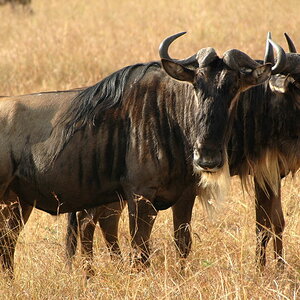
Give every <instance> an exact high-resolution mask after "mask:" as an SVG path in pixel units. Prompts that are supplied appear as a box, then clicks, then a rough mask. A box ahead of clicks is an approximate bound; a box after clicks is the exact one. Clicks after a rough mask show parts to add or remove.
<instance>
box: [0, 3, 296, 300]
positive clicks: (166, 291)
mask: <svg viewBox="0 0 300 300" xmlns="http://www.w3.org/2000/svg"><path fill="white" fill-rule="evenodd" d="M32 9H33V10H34V14H32V15H31V14H27V13H26V12H23V11H22V9H17V10H16V11H13V10H12V9H11V8H10V7H9V6H8V5H7V6H1V7H0V41H1V46H0V94H1V95H17V94H24V93H30V92H38V91H48V90H65V89H70V88H76V87H81V86H88V85H91V84H93V83H95V82H97V81H99V80H100V79H101V78H103V77H104V76H106V75H108V74H109V73H111V72H113V71H115V70H117V69H119V68H121V67H123V66H126V65H129V64H133V63H137V62H147V61H152V60H157V59H158V46H159V44H160V42H161V41H162V40H163V39H164V38H165V37H166V36H168V35H171V34H173V33H177V32H180V31H188V34H187V35H186V36H185V37H182V38H180V39H179V40H178V41H177V42H176V43H174V45H172V48H171V50H170V52H171V54H172V56H174V57H177V58H184V57H187V56H189V55H191V54H194V53H195V52H196V51H197V50H199V49H200V48H204V47H208V46H212V47H214V48H215V49H216V51H217V53H218V54H219V55H220V56H221V55H222V54H223V53H224V52H225V51H226V50H228V49H231V48H238V49H240V50H242V51H244V52H246V53H248V54H249V55H250V56H252V57H253V58H257V59H262V58H263V56H264V46H265V37H266V33H267V31H272V34H273V39H274V40H275V41H277V42H278V43H279V44H281V45H282V46H283V47H285V48H286V44H285V41H284V38H283V32H288V33H289V34H290V36H291V37H292V38H293V40H294V41H295V44H296V46H297V45H298V48H299V49H300V37H299V35H298V29H299V28H300V18H299V12H300V2H299V1H296V0H294V1H293V0H286V1H282V0H280V1H278V0H272V1H267V0H266V1H261V0H253V1H231V0H224V1H216V0H210V1H204V0H197V1H196V0H186V1H182V0H181V1H180V0H173V1H171V0H157V1H155V2H152V1H144V0H140V1H138V0H128V1H125V0H118V1H116V0H111V1H107V0H98V1H97V0H89V1H84V0H73V1H71V0H69V1H60V0H48V1H42V0H33V3H32ZM282 195H283V208H284V213H285V218H286V229H285V234H284V245H285V257H284V258H285V260H286V262H287V267H286V270H285V272H284V273H282V274H276V272H275V264H274V261H273V255H272V243H270V246H269V249H268V250H269V251H268V265H267V268H266V270H265V272H264V273H263V274H258V273H256V271H255V264H254V253H255V212H254V199H253V195H252V193H251V191H250V195H248V194H247V193H243V191H242V189H241V186H240V183H239V180H238V179H237V178H233V179H232V185H231V189H230V191H229V193H228V196H227V198H226V201H225V203H223V205H222V207H221V208H220V211H219V213H218V214H216V215H215V216H213V217H211V218H209V217H208V216H207V214H206V212H205V211H204V210H203V209H202V207H201V205H200V204H199V203H197V204H196V207H195V210H194V213H193V221H192V228H193V246H192V253H191V255H190V256H189V258H188V259H187V268H186V272H185V274H183V273H181V272H180V268H179V262H178V260H177V259H176V253H175V248H174V245H173V241H172V235H173V233H172V218H171V212H170V211H169V210H168V211H164V212H160V213H159V217H158V219H157V222H156V224H155V226H154V229H153V234H152V249H153V255H152V265H151V267H150V268H149V269H148V270H145V271H143V272H136V271H135V270H133V269H131V268H130V266H129V252H130V237H129V232H128V222H127V212H125V213H124V215H123V217H122V220H121V222H120V231H119V233H120V242H121V248H122V252H123V256H124V262H112V261H111V260H110V258H109V254H108V252H107V250H106V248H105V245H104V242H103V240H102V237H101V234H100V230H98V231H97V232H96V240H95V254H96V255H95V269H96V276H95V277H94V278H92V279H91V280H89V282H87V283H86V282H85V280H84V273H83V270H82V264H81V261H80V256H79V255H78V257H77V258H76V260H75V264H74V268H73V270H72V271H70V270H69V269H68V268H67V267H66V266H65V249H64V236H65V230H66V216H65V215H63V216H60V217H52V216H50V215H48V214H46V213H43V212H40V211H37V210H35V211H34V213H33V214H32V216H31V218H30V220H29V222H28V224H27V225H26V226H25V229H24V231H23V232H22V234H21V236H20V238H19V242H18V245H17V250H16V255H15V275H16V278H15V281H14V282H9V281H6V280H5V279H4V278H3V277H2V275H1V273H0V299H299V298H300V251H299V250H300V246H299V243H300V223H299V222H300V202H299V198H300V197H299V195H300V178H299V174H298V175H297V174H296V176H295V178H294V179H292V178H291V177H288V178H287V179H285V180H284V181H283V191H282Z"/></svg>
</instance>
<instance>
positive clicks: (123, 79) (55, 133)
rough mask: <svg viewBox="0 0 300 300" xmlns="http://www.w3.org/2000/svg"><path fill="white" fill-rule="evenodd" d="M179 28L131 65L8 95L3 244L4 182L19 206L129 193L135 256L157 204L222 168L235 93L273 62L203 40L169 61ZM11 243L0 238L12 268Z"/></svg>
mask: <svg viewBox="0 0 300 300" xmlns="http://www.w3.org/2000/svg"><path fill="white" fill-rule="evenodd" d="M180 35H182V34H177V35H174V36H171V37H169V38H167V39H166V40H165V41H164V43H163V44H162V47H161V51H160V53H161V54H163V55H165V57H163V58H162V60H161V63H159V62H151V63H147V64H136V65H132V66H128V67H125V68H123V69H121V70H119V71H117V72H115V73H113V74H111V75H110V76H108V77H106V78H105V79H103V80H102V81H100V82H99V83H97V84H95V85H93V86H91V87H88V88H86V89H83V90H79V91H72V92H70V91H69V92H66V93H63V92H61V93H41V94H31V95H25V96H19V97H8V98H2V100H1V101H0V112H1V113H0V128H1V131H0V136H1V141H2V142H1V147H0V166H1V168H0V187H1V189H0V192H1V201H2V203H3V204H4V207H3V213H2V220H1V222H0V224H1V240H0V245H3V244H5V243H6V242H7V239H9V228H7V226H5V218H3V216H5V210H7V209H8V208H6V206H5V204H6V203H5V197H4V195H5V193H6V192H7V191H12V192H14V193H15V194H16V195H17V196H18V198H19V202H20V204H21V206H25V204H26V205H29V206H35V207H37V208H38V209H41V210H43V211H46V212H48V213H50V214H53V215H57V214H59V213H65V212H74V211H78V210H83V209H86V208H91V207H94V206H98V205H103V204H107V203H111V202H116V201H119V197H121V198H123V199H126V200H127V203H128V209H129V218H130V221H129V223H130V233H131V236H132V245H133V248H134V249H135V250H136V251H137V256H139V258H137V259H136V261H141V262H142V263H144V264H147V263H148V262H149V261H148V257H149V246H148V241H149V237H150V233H151V229H152V226H153V223H154V221H155V217H156V215H157V211H158V210H160V209H166V208H168V207H170V206H172V205H174V204H175V205H174V207H179V206H181V208H180V209H182V208H184V209H187V205H185V201H187V203H191V202H193V199H194V198H195V193H196V191H195V186H196V185H197V184H198V181H199V178H198V176H197V175H198V174H199V172H204V173H205V172H206V173H210V174H211V173H213V174H215V175H216V174H218V173H221V174H222V172H223V167H224V163H225V165H226V151H225V146H226V139H227V136H228V133H229V129H230V126H229V124H230V118H231V116H232V114H233V112H234V108H235V106H236V105H235V104H236V102H237V100H238V96H239V94H240V93H241V92H242V91H245V90H246V89H248V88H250V87H252V86H254V85H257V84H261V83H262V82H264V81H265V80H266V79H268V78H269V76H270V73H271V64H263V65H261V64H259V63H257V62H255V61H254V60H252V59H251V58H250V57H249V56H247V55H246V54H245V53H243V52H241V51H238V50H235V49H233V50H229V51H227V52H225V53H224V55H223V57H222V58H220V57H218V56H217V54H216V52H215V50H214V49H212V48H204V49H201V50H200V51H199V52H198V53H197V54H196V55H193V56H192V57H191V58H188V59H185V60H178V61H173V60H171V59H170V58H169V57H168V55H167V48H168V46H169V44H170V43H171V42H172V41H173V40H174V39H175V38H177V37H178V36H180ZM280 63H281V62H280V60H279V62H278V63H276V65H275V66H273V67H272V69H273V70H275V69H276V68H278V66H279V65H280ZM174 79H176V80H174ZM189 198H190V199H191V200H189ZM9 203H10V202H9ZM176 203H178V204H176ZM22 213H23V214H26V207H24V208H23V210H22ZM13 243H15V242H12V241H11V239H9V241H8V244H9V245H11V247H5V246H4V247H3V246H2V247H1V248H0V251H1V257H2V258H4V263H3V265H4V267H5V268H6V269H8V270H10V271H12V268H13V266H12V258H11V252H12V250H11V249H14V244H13Z"/></svg>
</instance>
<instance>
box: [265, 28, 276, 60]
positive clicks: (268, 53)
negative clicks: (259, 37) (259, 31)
mask: <svg viewBox="0 0 300 300" xmlns="http://www.w3.org/2000/svg"><path fill="white" fill-rule="evenodd" d="M271 38H272V37H271V32H270V31H269V32H268V33H267V40H266V51H265V58H264V63H265V64H266V63H271V64H272V65H274V63H275V62H274V53H273V47H272V45H271V44H270V43H269V39H271Z"/></svg>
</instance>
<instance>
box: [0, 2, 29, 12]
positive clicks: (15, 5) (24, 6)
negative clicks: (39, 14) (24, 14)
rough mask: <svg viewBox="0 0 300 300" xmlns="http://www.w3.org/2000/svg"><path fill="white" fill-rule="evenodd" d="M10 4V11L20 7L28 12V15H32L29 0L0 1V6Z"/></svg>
mask: <svg viewBox="0 0 300 300" xmlns="http://www.w3.org/2000/svg"><path fill="white" fill-rule="evenodd" d="M5 4H10V6H11V8H12V9H15V8H17V7H18V6H21V7H22V8H23V9H24V11H25V10H26V11H28V12H29V13H33V10H32V9H31V0H0V5H5Z"/></svg>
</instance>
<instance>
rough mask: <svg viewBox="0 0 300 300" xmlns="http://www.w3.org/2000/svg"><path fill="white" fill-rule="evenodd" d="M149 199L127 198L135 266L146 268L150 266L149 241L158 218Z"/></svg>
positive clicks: (133, 195)
mask: <svg viewBox="0 0 300 300" xmlns="http://www.w3.org/2000/svg"><path fill="white" fill-rule="evenodd" d="M149 198H150V197H149ZM149 198H145V197H144V196H141V195H137V194H132V195H131V197H127V199H128V211H129V227H130V234H131V239H132V242H131V244H132V247H133V250H134V255H133V259H134V264H135V265H137V266H138V265H140V264H142V265H143V266H146V267H148V266H150V261H149V256H150V247H149V239H150V234H151V231H152V227H153V224H154V221H155V219H156V216H157V210H156V209H155V208H154V206H153V204H152V202H151V201H150V200H148V199H149ZM150 199H151V198H150ZM152 199H153V198H152Z"/></svg>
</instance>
